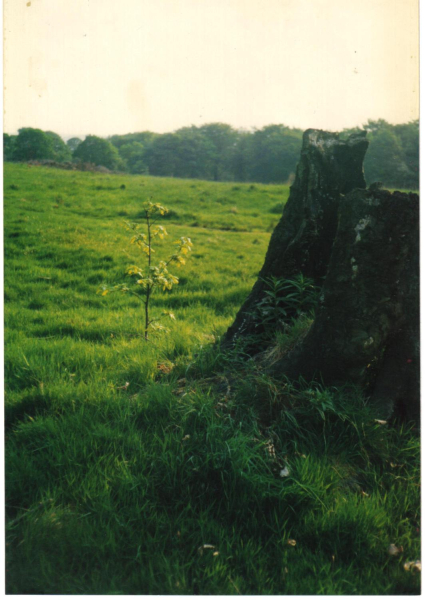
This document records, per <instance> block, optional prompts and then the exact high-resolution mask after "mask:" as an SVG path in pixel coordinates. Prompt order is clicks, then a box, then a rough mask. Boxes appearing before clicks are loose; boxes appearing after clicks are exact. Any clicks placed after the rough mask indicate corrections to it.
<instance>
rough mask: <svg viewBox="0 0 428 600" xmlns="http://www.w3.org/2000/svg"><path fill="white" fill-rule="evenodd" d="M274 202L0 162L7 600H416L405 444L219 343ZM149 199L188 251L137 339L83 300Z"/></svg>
mask: <svg viewBox="0 0 428 600" xmlns="http://www.w3.org/2000/svg"><path fill="white" fill-rule="evenodd" d="M121 185H125V186H126V188H125V189H121V187H120V186H121ZM11 186H14V187H11ZM15 188H18V189H15ZM287 195H288V189H287V188H285V187H284V186H263V185H259V184H257V185H256V186H250V185H245V184H242V185H236V184H226V183H209V182H201V181H181V180H169V179H158V178H149V177H140V176H129V175H128V176H109V175H100V174H93V173H74V172H68V171H57V170H53V169H43V168H35V167H33V168H30V167H28V166H26V165H10V164H6V165H5V200H4V216H5V218H4V221H5V233H4V240H5V349H6V352H5V354H6V358H5V369H6V395H5V425H6V475H7V484H6V510H7V547H6V550H7V567H6V568H7V572H6V580H7V591H8V592H9V593H16V594H30V593H48V594H54V593H56V594H83V593H86V594H112V593H120V594H340V595H345V594H416V593H418V592H419V586H420V578H419V575H418V574H412V573H409V572H407V571H405V570H404V568H403V565H404V563H405V562H406V561H408V560H414V559H418V558H420V547H419V543H420V540H419V537H420V536H419V527H420V515H419V495H420V490H419V438H418V434H417V432H416V431H414V430H413V429H412V427H411V425H408V426H400V425H397V424H392V425H381V424H379V423H377V422H376V421H375V420H374V415H373V414H372V413H371V410H370V407H369V406H367V405H366V403H365V402H364V400H363V399H362V398H361V397H360V395H359V394H358V393H357V392H356V391H354V390H352V389H344V390H324V389H322V388H319V387H317V386H304V385H303V386H300V387H299V389H297V388H296V387H293V386H291V385H289V384H288V383H287V382H286V381H283V380H275V379H272V378H269V377H267V376H266V374H265V373H264V370H263V363H262V362H260V361H258V362H255V361H253V360H250V361H248V360H246V359H245V355H244V354H243V352H242V351H241V352H240V351H239V350H236V351H235V352H233V353H229V354H225V352H224V351H222V350H221V349H220V347H219V345H218V342H217V340H218V338H219V336H221V335H222V334H223V333H224V331H225V330H226V328H227V326H228V325H229V324H230V323H231V322H232V320H233V317H234V315H235V314H236V311H237V310H238V309H239V307H240V305H241V304H242V302H243V300H244V299H245V297H246V295H247V294H248V292H249V290H250V289H251V286H252V285H253V282H254V280H255V277H256V275H257V273H258V271H259V269H260V267H261V265H262V263H263V258H264V254H265V252H266V248H267V244H268V241H269V237H270V231H271V230H272V228H273V227H274V225H275V223H276V221H277V220H278V219H279V214H278V211H279V209H278V205H280V204H282V203H285V201H286V199H287ZM150 197H151V198H152V199H153V201H154V202H161V203H162V204H164V205H165V206H167V207H168V208H169V209H170V210H171V213H170V215H169V218H168V220H167V221H166V223H165V224H166V226H167V228H168V231H169V233H170V237H169V239H170V240H171V241H172V240H174V239H175V238H176V237H179V236H181V235H189V236H190V237H191V238H192V241H193V243H194V252H193V256H192V257H191V259H190V261H189V262H188V263H187V265H186V267H185V268H184V269H183V270H182V271H181V272H180V271H179V272H178V275H180V284H179V285H178V286H177V287H176V289H174V291H173V292H169V293H165V294H163V295H162V294H159V295H157V296H155V298H154V305H153V310H154V314H155V315H156V314H158V313H160V312H161V311H162V310H164V309H165V308H171V309H172V310H174V312H175V314H176V316H177V322H176V323H174V324H173V325H172V326H171V332H170V334H169V335H160V336H159V337H156V338H154V339H152V340H151V341H150V342H149V343H145V342H144V340H143V339H142V336H143V318H142V307H141V305H140V303H139V302H138V300H137V299H135V298H132V297H131V296H126V295H112V296H107V297H105V298H103V297H100V296H98V295H96V291H97V288H98V287H99V285H100V284H102V283H117V282H121V281H125V277H124V269H125V268H126V266H127V265H129V264H132V263H133V262H135V258H134V256H135V255H133V254H130V255H129V256H128V255H127V254H126V252H130V247H129V245H128V237H129V234H128V233H127V232H126V231H125V229H124V228H123V227H122V222H123V221H124V220H127V219H128V220H129V219H135V218H138V215H139V214H140V213H141V205H142V203H143V202H144V201H145V200H147V199H149V198H150ZM167 247H168V244H166V245H165V252H167ZM124 251H126V252H124ZM307 325H308V321H307V320H306V321H304V320H303V321H302V322H300V323H296V324H295V325H294V326H293V328H291V330H290V332H289V333H288V334H279V335H278V336H277V340H276V343H277V350H278V351H279V352H280V351H285V350H286V349H288V348H290V347H291V346H292V345H293V344H294V343H296V341H298V339H299V336H301V335H302V334H303V333H304V329H305V327H307ZM127 383H128V384H129V385H126V384H127ZM285 466H287V468H288V469H289V472H290V473H289V475H288V476H287V477H280V472H281V470H282V469H283V468H284V467H285ZM289 540H295V541H296V544H295V545H291V544H290V543H289ZM391 543H394V544H396V545H397V546H403V553H402V554H400V555H399V556H398V557H392V556H390V555H389V554H388V546H389V544H391ZM204 545H210V546H214V548H203V546H204Z"/></svg>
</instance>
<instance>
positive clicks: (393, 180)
mask: <svg viewBox="0 0 428 600" xmlns="http://www.w3.org/2000/svg"><path fill="white" fill-rule="evenodd" d="M361 129H364V130H366V131H367V136H368V139H369V142H370V145H369V149H368V151H367V155H366V159H365V161H364V171H365V176H366V179H367V181H368V183H373V182H375V181H381V182H382V183H383V184H384V185H385V186H390V187H399V188H406V189H407V188H408V189H418V188H419V121H412V122H410V123H405V124H400V125H391V124H390V123H387V122H386V121H384V120H383V119H379V120H377V121H368V122H367V123H366V124H365V125H363V127H362V128H361ZM361 129H360V128H354V129H347V130H344V131H343V132H341V135H342V134H343V135H349V133H353V132H357V131H361ZM302 135H303V131H302V130H301V129H296V128H290V127H287V126H285V125H268V126H266V127H263V128H261V129H254V130H251V131H247V130H241V129H234V128H232V127H231V126H230V125H226V124H224V123H209V124H207V125H202V126H201V127H195V126H191V127H182V128H181V129H178V130H177V131H175V132H173V133H165V134H157V133H152V132H150V131H143V132H140V133H129V134H126V135H113V136H111V137H109V138H107V139H104V138H100V137H97V136H94V135H88V136H87V137H86V138H85V139H84V140H81V139H80V138H77V137H73V138H71V139H69V140H67V142H64V140H63V139H62V138H61V137H60V136H59V135H58V134H56V133H54V132H52V131H41V130H40V129H33V128H30V127H26V128H23V129H20V130H19V132H18V135H8V134H3V148H4V160H6V161H18V162H27V161H31V160H53V161H56V162H60V163H64V162H77V163H93V164H95V165H102V166H104V167H106V168H108V169H111V170H113V171H123V172H128V173H132V174H144V175H155V176H162V177H180V178H186V179H187V178H190V179H206V180H211V181H237V182H239V181H242V182H246V181H251V182H260V183H286V182H287V181H290V180H291V178H292V177H293V175H294V171H295V168H296V164H297V161H298V159H299V155H300V149H301V145H302Z"/></svg>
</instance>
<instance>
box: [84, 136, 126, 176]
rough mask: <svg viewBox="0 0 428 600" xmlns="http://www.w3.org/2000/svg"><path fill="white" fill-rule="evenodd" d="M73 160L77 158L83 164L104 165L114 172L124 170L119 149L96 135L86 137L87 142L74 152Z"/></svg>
mask: <svg viewBox="0 0 428 600" xmlns="http://www.w3.org/2000/svg"><path fill="white" fill-rule="evenodd" d="M73 158H77V159H79V160H80V161H82V162H89V163H94V164H95V165H102V166H104V167H107V169H112V170H115V169H118V170H121V169H123V168H124V164H123V161H122V159H121V158H120V156H119V152H118V151H117V148H115V147H114V146H113V145H112V144H111V143H110V142H108V141H107V140H104V139H102V138H99V137H97V136H96V135H88V136H86V138H85V140H84V141H83V142H82V143H81V144H79V145H78V146H77V148H76V150H75V151H74V153H73Z"/></svg>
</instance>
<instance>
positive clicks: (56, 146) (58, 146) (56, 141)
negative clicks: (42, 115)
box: [45, 131, 71, 162]
mask: <svg viewBox="0 0 428 600" xmlns="http://www.w3.org/2000/svg"><path fill="white" fill-rule="evenodd" d="M45 135H46V136H47V137H48V138H49V139H50V140H51V141H52V148H53V153H54V156H53V158H54V160H56V161H58V162H66V161H69V160H71V150H70V148H68V147H67V145H66V144H65V142H64V140H63V139H62V138H61V137H60V136H59V135H58V134H57V133H54V132H53V131H45Z"/></svg>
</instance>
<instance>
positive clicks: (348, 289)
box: [225, 130, 420, 419]
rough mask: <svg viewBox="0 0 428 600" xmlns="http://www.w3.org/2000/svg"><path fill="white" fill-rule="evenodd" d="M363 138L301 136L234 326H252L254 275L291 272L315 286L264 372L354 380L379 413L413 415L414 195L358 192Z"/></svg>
mask: <svg viewBox="0 0 428 600" xmlns="http://www.w3.org/2000/svg"><path fill="white" fill-rule="evenodd" d="M367 146H368V143H367V141H366V140H365V137H364V136H363V135H354V136H350V137H349V138H348V140H346V141H343V140H340V139H339V138H338V136H337V135H335V134H331V133H327V132H322V131H315V130H308V131H307V132H305V134H304V138H303V148H302V156H301V160H300V163H299V165H298V167H297V173H296V181H295V183H294V185H293V187H292V189H291V191H290V198H289V201H288V203H287V205H286V207H285V210H284V213H283V216H282V218H281V220H280V222H279V224H278V226H277V227H276V229H275V231H274V233H273V235H272V238H271V241H270V245H269V248H268V252H267V255H266V259H265V264H264V266H263V268H262V270H261V272H260V275H259V279H258V281H257V282H256V284H255V286H254V288H253V290H252V291H251V293H250V295H249V297H248V298H247V300H246V302H245V303H244V305H243V306H242V308H241V310H240V311H239V313H238V315H237V318H236V321H235V323H234V324H233V325H232V327H231V328H230V329H229V331H228V332H227V334H226V338H225V341H226V343H234V342H236V341H237V340H238V339H240V338H241V337H243V336H246V335H248V334H254V333H258V332H260V327H259V325H258V324H257V322H256V320H255V319H256V317H255V316H254V315H255V314H257V313H256V311H254V307H255V306H256V305H257V303H258V302H260V300H261V299H262V298H263V295H264V292H265V284H264V281H263V279H265V278H266V277H269V276H270V275H273V276H275V277H281V278H290V277H292V276H293V275H296V274H298V273H303V275H305V276H306V277H310V278H312V279H314V281H315V283H316V284H318V285H320V286H321V296H320V302H319V305H318V308H317V310H316V313H315V320H314V322H313V325H312V326H311V328H310V329H309V331H308V333H307V335H306V336H305V337H304V339H303V341H302V342H301V343H300V344H299V345H298V346H296V347H295V348H293V349H292V350H291V351H290V352H289V353H288V354H286V355H285V356H283V357H282V358H281V359H280V360H279V361H277V362H276V363H275V364H273V365H271V369H272V371H273V372H275V373H276V374H282V375H285V376H287V377H288V378H289V379H291V380H298V379H299V378H300V377H303V378H304V379H305V380H306V381H311V380H314V379H315V380H319V381H322V382H323V383H324V384H326V385H342V384H354V385H357V386H359V387H361V388H362V389H363V390H365V392H366V393H367V395H368V396H369V397H370V398H371V400H372V402H373V403H374V404H375V405H377V407H378V410H379V414H380V415H382V416H384V417H389V416H390V415H391V414H392V413H393V411H394V410H395V411H399V412H400V413H401V414H402V415H403V416H407V417H410V418H414V419H417V418H418V415H419V384H420V378H419V197H418V195H417V194H412V193H410V194H404V193H401V192H394V193H393V194H391V193H390V192H388V191H386V190H382V189H379V185H376V186H372V187H371V188H370V189H369V190H366V189H365V187H366V186H365V181H364V177H363V172H362V163H363V159H364V154H365V152H366V150H367Z"/></svg>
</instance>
